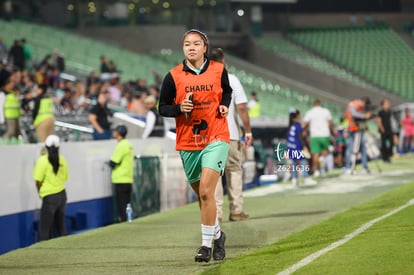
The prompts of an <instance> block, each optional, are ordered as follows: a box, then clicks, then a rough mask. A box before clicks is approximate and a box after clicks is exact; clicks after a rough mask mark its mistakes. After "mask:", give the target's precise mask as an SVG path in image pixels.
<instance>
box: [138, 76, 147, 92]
mask: <svg viewBox="0 0 414 275" xmlns="http://www.w3.org/2000/svg"><path fill="white" fill-rule="evenodd" d="M136 90H137V91H138V92H141V93H146V94H149V91H148V86H147V80H146V79H144V78H139V79H138V80H137V87H136Z"/></svg>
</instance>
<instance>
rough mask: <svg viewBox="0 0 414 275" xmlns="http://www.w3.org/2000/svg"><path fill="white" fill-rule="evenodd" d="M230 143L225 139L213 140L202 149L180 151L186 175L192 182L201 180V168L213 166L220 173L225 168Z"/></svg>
mask: <svg viewBox="0 0 414 275" xmlns="http://www.w3.org/2000/svg"><path fill="white" fill-rule="evenodd" d="M228 153H229V144H228V143H227V142H224V141H218V142H212V143H210V144H209V145H207V146H206V147H205V148H204V149H203V150H200V151H180V156H181V161H182V162H183V167H184V172H185V176H186V177H187V180H188V182H189V183H190V184H193V183H194V182H196V181H199V180H200V177H201V170H202V169H203V168H205V167H207V168H211V169H213V170H215V171H217V172H218V173H220V172H221V171H222V170H224V167H225V165H226V161H227V156H228Z"/></svg>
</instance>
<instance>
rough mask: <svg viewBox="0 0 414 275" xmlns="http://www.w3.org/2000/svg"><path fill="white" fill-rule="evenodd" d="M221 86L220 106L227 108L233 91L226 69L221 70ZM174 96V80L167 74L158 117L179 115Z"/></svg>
mask: <svg viewBox="0 0 414 275" xmlns="http://www.w3.org/2000/svg"><path fill="white" fill-rule="evenodd" d="M184 69H185V68H184ZM207 69H208V66H206V68H205V70H207ZM205 70H204V71H205ZM188 71H189V72H190V73H194V72H193V71H191V70H188ZM201 73H203V72H201ZM221 86H222V88H223V94H222V99H221V103H220V104H221V105H224V106H227V107H229V106H230V102H231V95H232V91H233V90H232V88H231V87H230V82H229V77H228V73H227V70H226V69H224V70H223V73H222V75H221ZM176 95H177V90H176V87H175V83H174V79H173V78H172V76H171V73H168V74H167V75H166V76H165V77H164V80H163V83H162V87H161V93H160V101H159V105H158V109H159V113H160V115H162V116H165V117H176V116H179V115H180V114H181V110H180V105H179V104H177V105H174V104H173V102H174V99H175V97H176Z"/></svg>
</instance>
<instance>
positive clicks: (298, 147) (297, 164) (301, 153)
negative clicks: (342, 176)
mask: <svg viewBox="0 0 414 275" xmlns="http://www.w3.org/2000/svg"><path fill="white" fill-rule="evenodd" d="M287 148H288V154H289V159H290V160H291V164H292V166H291V169H289V170H290V171H291V173H292V184H293V185H294V186H297V185H299V178H298V172H302V174H303V177H304V178H305V184H306V185H313V184H316V181H314V180H313V179H311V178H310V177H309V174H308V163H307V161H306V157H307V156H309V155H310V154H309V148H308V146H307V145H306V141H305V136H304V133H303V128H302V126H301V115H300V111H299V110H297V109H294V108H292V109H290V110H289V130H288V135H287Z"/></svg>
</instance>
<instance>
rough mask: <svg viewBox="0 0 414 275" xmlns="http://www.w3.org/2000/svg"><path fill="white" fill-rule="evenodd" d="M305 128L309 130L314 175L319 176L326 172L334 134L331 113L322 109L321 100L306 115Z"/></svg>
mask: <svg viewBox="0 0 414 275" xmlns="http://www.w3.org/2000/svg"><path fill="white" fill-rule="evenodd" d="M303 128H304V129H308V128H309V134H310V152H311V155H312V168H313V175H314V176H319V175H320V173H323V172H325V171H324V167H325V158H326V157H327V156H328V154H329V145H330V144H331V143H330V140H331V139H330V137H331V133H332V134H333V133H334V129H333V122H332V116H331V112H330V111H329V110H328V109H326V108H324V107H322V105H321V101H320V100H319V99H316V100H315V101H314V102H313V107H312V108H311V109H310V110H308V111H307V112H306V113H305V117H304V118H303Z"/></svg>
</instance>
